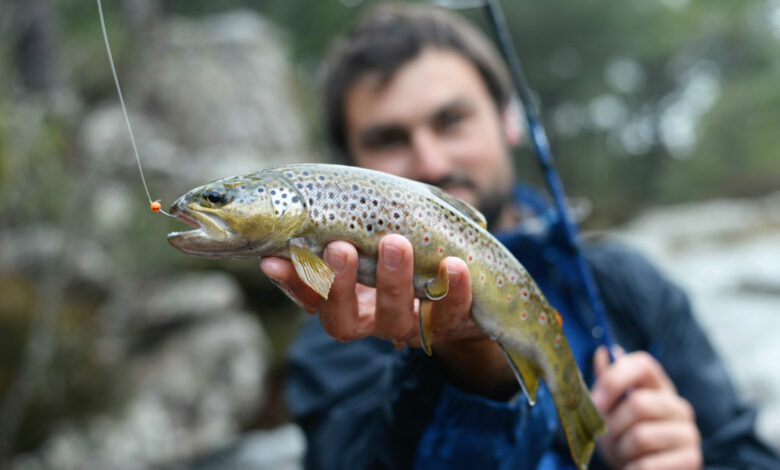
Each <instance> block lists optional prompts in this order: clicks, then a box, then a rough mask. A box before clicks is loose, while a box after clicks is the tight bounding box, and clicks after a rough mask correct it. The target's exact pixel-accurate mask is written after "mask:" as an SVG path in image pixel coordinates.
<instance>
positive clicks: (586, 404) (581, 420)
mask: <svg viewBox="0 0 780 470" xmlns="http://www.w3.org/2000/svg"><path fill="white" fill-rule="evenodd" d="M583 388H584V384H583ZM563 399H564V397H563V396H561V395H560V394H553V400H554V401H555V407H556V408H557V409H558V417H559V418H560V420H561V424H562V425H563V431H564V434H565V435H566V441H567V442H568V444H569V450H570V452H571V456H572V458H573V459H574V462H575V463H576V464H577V468H579V469H582V470H585V469H587V468H588V462H589V461H590V457H591V455H592V454H593V449H594V447H595V446H596V438H597V437H598V436H599V435H600V434H602V433H604V432H605V431H606V429H607V427H606V425H605V424H604V420H603V418H602V417H601V414H600V413H599V411H598V409H596V405H594V404H593V401H591V399H590V395H589V394H588V393H587V389H585V390H583V393H582V394H580V400H579V403H578V404H577V406H576V407H574V408H573V409H571V410H570V411H567V412H566V413H561V410H562V409H566V407H562V406H561V405H562V403H559V400H563Z"/></svg>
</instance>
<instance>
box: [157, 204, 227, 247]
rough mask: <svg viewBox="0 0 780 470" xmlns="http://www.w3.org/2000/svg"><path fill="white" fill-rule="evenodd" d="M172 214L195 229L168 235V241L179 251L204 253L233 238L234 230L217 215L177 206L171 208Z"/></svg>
mask: <svg viewBox="0 0 780 470" xmlns="http://www.w3.org/2000/svg"><path fill="white" fill-rule="evenodd" d="M170 213H171V215H173V216H174V217H175V218H176V220H178V221H180V222H183V223H185V224H187V225H189V226H190V227H192V228H193V230H186V231H180V232H171V233H169V234H168V241H169V242H170V243H171V244H172V245H173V246H175V247H177V248H179V249H186V250H187V251H203V250H204V249H207V248H209V246H210V245H216V244H219V243H222V242H225V241H227V240H229V239H231V238H233V232H232V230H230V228H229V227H228V226H227V225H226V224H225V222H224V221H222V220H221V219H220V218H219V217H217V216H215V215H212V214H209V213H204V212H197V211H192V210H188V209H186V208H183V209H182V208H180V207H179V206H176V205H174V206H173V207H171V210H170ZM214 248H216V246H214ZM206 251H210V250H206Z"/></svg>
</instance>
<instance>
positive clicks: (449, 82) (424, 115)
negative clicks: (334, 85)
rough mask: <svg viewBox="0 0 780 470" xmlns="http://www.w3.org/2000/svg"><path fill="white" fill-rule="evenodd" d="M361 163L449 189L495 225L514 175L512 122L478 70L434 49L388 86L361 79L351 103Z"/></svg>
mask: <svg viewBox="0 0 780 470" xmlns="http://www.w3.org/2000/svg"><path fill="white" fill-rule="evenodd" d="M345 119H346V131H347V144H348V146H349V151H350V154H351V156H352V160H353V162H354V163H355V164H356V165H358V166H361V167H365V168H371V169H374V170H380V171H384V172H387V173H391V174H394V175H398V176H403V177H406V178H411V179H414V180H418V181H423V182H426V183H430V184H433V185H436V186H440V187H442V188H443V189H444V190H446V191H449V192H450V193H452V194H454V195H455V196H457V197H459V198H461V199H463V200H464V201H466V202H468V203H470V204H472V205H474V206H475V207H477V208H479V209H480V210H482V211H483V213H485V216H486V217H487V218H488V221H490V220H491V219H492V218H494V217H495V216H496V215H497V214H498V212H499V211H500V209H501V206H502V205H503V204H504V203H505V202H506V201H507V200H508V196H509V191H510V188H511V185H512V179H513V169H512V164H511V160H510V158H509V150H508V144H509V143H511V144H514V143H516V141H517V139H518V138H519V137H518V136H517V135H516V134H513V135H511V136H509V139H508V138H507V137H508V136H507V134H506V133H505V126H504V120H503V119H502V117H501V116H500V114H499V113H498V112H497V110H496V107H495V104H494V102H493V101H492V99H491V97H490V94H489V92H488V90H487V87H486V86H485V83H484V82H483V80H482V77H481V76H480V74H479V72H478V71H477V69H476V67H474V65H472V64H471V63H470V62H469V61H468V60H467V59H465V58H464V57H463V56H461V55H460V54H458V53H456V52H453V51H449V50H445V49H435V48H428V49H425V50H424V51H423V52H422V53H421V54H420V55H418V56H417V57H416V58H414V59H412V60H411V61H409V62H408V63H406V64H405V65H403V66H402V67H401V68H400V69H399V70H398V71H397V72H396V73H395V74H394V75H393V76H392V77H391V79H390V80H389V81H387V82H382V81H381V80H380V78H379V76H378V75H377V74H367V75H365V76H364V77H362V78H360V79H358V81H357V82H356V83H355V85H353V86H352V88H351V89H350V90H349V92H348V93H347V95H346V99H345Z"/></svg>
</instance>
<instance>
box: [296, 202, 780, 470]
mask: <svg viewBox="0 0 780 470" xmlns="http://www.w3.org/2000/svg"><path fill="white" fill-rule="evenodd" d="M526 202H527V201H526ZM539 213H540V214H541V215H542V216H544V214H545V211H544V210H540V211H539ZM547 222H548V223H546V224H542V227H543V228H544V229H543V230H539V231H536V232H535V233H529V231H528V230H525V229H518V230H516V231H513V232H511V233H506V234H500V235H499V239H500V240H501V241H502V242H503V243H504V244H505V245H506V246H507V247H508V248H509V249H510V250H511V251H512V252H513V253H514V254H515V256H517V258H518V259H519V260H520V261H521V262H522V263H523V265H524V266H525V267H526V269H527V270H528V271H529V272H530V273H531V275H532V276H533V278H534V279H535V280H536V282H537V284H539V286H540V288H541V289H542V291H543V292H544V294H545V296H546V297H547V299H548V301H549V302H550V303H551V304H552V305H553V306H554V307H555V308H556V309H558V311H559V312H560V313H561V315H562V316H563V317H564V322H563V324H564V331H565V333H566V337H567V340H568V342H569V345H570V347H571V349H572V352H573V354H574V356H575V359H576V360H577V363H578V365H579V366H580V369H581V370H582V373H583V377H584V378H585V380H586V382H587V383H588V384H592V381H593V368H592V355H593V352H594V350H595V348H596V347H597V346H598V344H599V338H598V337H599V327H598V326H597V325H596V324H595V322H594V319H593V318H592V317H591V316H590V313H589V312H590V309H589V308H587V305H584V304H583V300H582V299H585V296H584V295H583V293H582V292H581V291H580V289H581V288H580V283H579V281H578V278H577V276H576V274H575V270H574V268H573V262H574V261H573V259H572V257H571V255H570V254H569V253H567V252H566V251H565V250H563V249H560V248H558V247H559V246H561V243H559V242H558V241H557V240H556V237H557V233H558V232H557V230H556V224H555V222H554V218H548V219H547ZM584 254H585V256H586V259H587V261H588V263H589V264H590V267H591V269H592V271H593V274H594V277H595V279H596V284H597V285H598V288H599V291H600V293H601V295H602V299H603V301H604V303H605V307H606V310H607V316H608V321H609V324H610V328H611V331H612V333H613V334H614V336H615V338H616V340H617V342H618V343H619V344H620V345H622V346H623V348H624V349H625V350H627V351H634V350H645V351H648V352H650V353H651V354H652V355H653V356H655V357H656V359H658V361H659V362H660V363H661V365H662V366H663V367H664V369H665V371H666V372H667V374H669V376H670V377H671V379H672V380H673V381H674V383H675V385H676V387H677V390H678V392H679V393H680V395H681V396H683V397H684V398H685V399H687V400H688V401H689V402H690V403H691V404H692V405H693V407H694V409H695V411H696V420H697V425H698V427H699V430H700V432H701V434H702V439H703V443H702V447H703V449H702V450H703V453H704V460H705V468H707V469H712V470H715V469H726V468H733V469H737V468H740V469H741V468H750V469H775V470H776V469H780V459H778V457H777V456H776V455H775V454H774V453H773V452H772V451H771V450H770V449H769V448H768V447H766V446H765V445H764V444H763V443H762V442H760V441H759V440H758V439H757V437H756V435H755V433H754V421H755V416H756V414H755V411H754V410H753V409H751V408H750V407H748V406H746V405H745V404H743V403H742V402H740V401H739V399H738V398H737V396H736V394H735V392H734V389H733V386H732V385H731V382H730V381H729V378H728V376H727V375H726V372H725V370H724V368H723V365H722V363H721V361H720V360H719V359H718V357H717V356H716V354H715V352H714V350H713V348H712V346H711V345H710V343H709V341H708V340H707V338H706V336H705V335H704V333H703V332H702V330H701V328H700V326H699V325H698V324H697V323H696V321H695V319H694V318H693V316H692V314H691V308H690V305H689V303H688V300H687V298H686V296H685V295H684V294H683V293H682V291H680V289H678V288H677V287H676V286H674V285H673V284H671V283H670V282H668V281H667V280H665V279H664V278H663V277H662V276H661V275H660V274H659V273H658V272H657V271H656V270H655V269H654V268H653V267H652V266H651V265H650V264H648V262H647V261H645V260H644V259H643V258H641V257H640V256H638V255H637V254H635V253H632V252H630V251H628V250H626V249H624V248H621V247H618V246H614V245H607V244H603V245H596V246H590V247H587V248H586V249H585V250H584ZM287 401H288V405H289V407H290V410H291V411H292V413H293V416H294V418H295V419H296V421H298V423H299V424H300V425H301V426H302V427H303V429H304V431H305V433H306V436H307V439H308V451H307V455H306V462H305V463H306V468H307V469H340V468H350V469H407V468H418V469H435V468H442V469H445V468H446V469H513V470H518V469H538V470H549V469H573V468H575V467H574V464H573V463H572V461H571V458H570V457H569V452H568V448H567V446H566V443H565V440H564V439H563V434H562V432H561V430H560V426H559V422H558V418H557V415H556V411H555V408H554V406H553V403H552V400H551V398H550V396H549V393H548V392H547V390H546V388H544V386H542V385H540V387H539V390H538V392H537V404H536V405H535V406H533V407H530V406H528V404H527V403H526V401H525V399H524V398H523V397H522V396H519V398H518V399H515V400H512V401H509V402H496V401H492V400H489V399H486V398H483V397H480V396H475V395H469V394H466V393H464V392H461V391H460V390H458V389H456V388H455V387H453V386H451V385H449V384H447V383H446V381H445V380H444V378H443V377H442V375H441V374H440V372H439V370H438V369H437V366H436V364H435V361H434V360H431V359H430V358H428V357H427V356H426V355H425V354H424V353H423V352H422V351H421V350H413V349H405V350H403V351H396V350H395V348H394V347H393V345H392V344H391V343H389V342H387V341H383V340H379V339H376V338H367V339H363V340H359V341H353V342H350V343H346V344H342V343H339V342H338V341H335V340H333V339H331V338H330V337H329V336H327V335H326V334H325V333H324V331H323V330H322V328H321V327H320V325H319V321H318V319H316V318H315V319H313V320H312V321H310V322H309V323H308V324H307V325H306V326H305V327H304V329H303V331H302V333H301V335H300V337H299V338H298V339H297V341H296V342H295V343H294V345H293V346H292V349H291V351H290V357H289V369H288V376H287ZM590 467H591V468H594V469H600V468H607V467H606V466H605V465H604V463H603V462H601V461H600V460H599V458H598V455H594V458H593V461H592V462H591V466H590Z"/></svg>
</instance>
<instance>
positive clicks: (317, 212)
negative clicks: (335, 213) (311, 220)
mask: <svg viewBox="0 0 780 470" xmlns="http://www.w3.org/2000/svg"><path fill="white" fill-rule="evenodd" d="M313 214H314V217H317V216H319V215H320V211H319V210H317V209H314V212H313Z"/></svg>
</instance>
